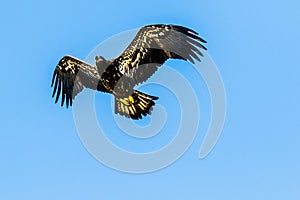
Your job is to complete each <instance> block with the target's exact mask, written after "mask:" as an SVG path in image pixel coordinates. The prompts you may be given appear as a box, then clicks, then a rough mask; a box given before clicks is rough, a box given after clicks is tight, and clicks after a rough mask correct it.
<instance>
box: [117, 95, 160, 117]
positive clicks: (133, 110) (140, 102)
mask: <svg viewBox="0 0 300 200" xmlns="http://www.w3.org/2000/svg"><path fill="white" fill-rule="evenodd" d="M157 99H158V97H155V96H150V95H148V94H144V93H142V92H139V91H137V90H134V91H133V93H132V94H131V95H129V96H128V97H118V96H116V98H115V113H118V114H120V115H123V116H126V117H128V118H132V119H141V118H142V117H143V116H146V115H147V114H151V111H152V106H153V105H155V103H154V101H153V100H157Z"/></svg>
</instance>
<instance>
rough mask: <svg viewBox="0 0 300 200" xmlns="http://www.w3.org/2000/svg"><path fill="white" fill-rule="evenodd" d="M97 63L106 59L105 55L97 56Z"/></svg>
mask: <svg viewBox="0 0 300 200" xmlns="http://www.w3.org/2000/svg"><path fill="white" fill-rule="evenodd" d="M95 61H96V63H98V62H103V61H106V59H105V58H104V57H103V56H95Z"/></svg>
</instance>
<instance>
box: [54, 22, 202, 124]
mask: <svg viewBox="0 0 300 200" xmlns="http://www.w3.org/2000/svg"><path fill="white" fill-rule="evenodd" d="M197 35H198V33H197V32H195V31H193V30H191V29H188V28H185V27H182V26H177V25H163V24H155V25H148V26H144V27H142V28H141V29H140V30H139V31H138V33H137V34H136V36H135V37H134V39H133V41H132V42H131V43H130V44H129V46H128V47H127V48H126V49H125V51H124V52H123V53H122V54H121V55H120V56H119V57H117V58H115V59H112V60H105V59H104V58H103V57H102V56H96V57H95V60H96V67H94V66H92V65H90V64H88V63H86V62H84V61H81V60H79V59H77V58H74V57H72V56H65V57H63V58H62V59H61V60H60V61H59V62H58V64H57V66H56V68H55V70H54V74H53V78H52V84H51V87H52V86H53V85H54V91H53V94H52V97H54V96H55V94H56V99H55V103H57V101H58V99H59V96H60V94H62V100H61V106H63V105H64V102H66V107H67V108H68V106H69V105H72V101H73V99H74V98H75V96H76V95H77V94H78V93H79V92H81V91H82V90H83V88H90V89H93V90H98V91H101V92H108V93H111V94H113V95H114V97H115V113H118V114H120V115H123V116H126V117H130V118H132V119H141V118H142V116H143V115H144V116H146V115H147V114H150V113H151V110H152V106H153V105H155V103H154V101H153V100H157V99H158V97H155V96H150V95H148V94H144V93H142V92H139V91H137V90H134V86H135V85H138V84H140V83H142V82H144V81H146V80H147V79H148V78H149V77H150V76H151V75H152V74H153V73H154V72H155V71H156V70H157V69H158V67H159V66H161V65H162V64H163V63H164V62H165V61H166V60H168V59H169V58H173V59H183V60H188V61H190V62H192V63H194V61H193V59H196V60H199V61H200V58H199V56H203V55H202V53H201V52H200V51H199V48H201V49H204V50H206V48H205V47H204V46H203V45H202V44H201V43H200V42H202V43H206V41H205V40H203V39H201V38H200V37H199V36H197ZM166 78H168V77H166ZM170 81H174V80H170Z"/></svg>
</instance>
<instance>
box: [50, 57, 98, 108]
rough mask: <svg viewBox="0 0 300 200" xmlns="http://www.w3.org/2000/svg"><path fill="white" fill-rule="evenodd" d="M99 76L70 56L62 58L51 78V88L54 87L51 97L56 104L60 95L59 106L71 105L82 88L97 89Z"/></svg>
mask: <svg viewBox="0 0 300 200" xmlns="http://www.w3.org/2000/svg"><path fill="white" fill-rule="evenodd" d="M99 79H100V76H99V74H98V72H97V69H96V68H95V67H93V66H92V65H90V64H88V63H85V62H83V61H81V60H79V59H76V58H74V57H71V56H65V57H63V58H62V59H61V60H60V61H59V63H58V64H57V66H56V68H55V70H54V73H53V78H52V84H51V87H53V86H54V90H53V94H52V97H54V96H55V94H56V97H55V103H57V101H58V99H59V96H60V94H61V96H62V99H61V106H63V105H64V102H65V101H66V106H67V108H68V106H69V105H72V100H73V99H74V98H75V96H76V95H77V94H78V93H79V92H81V91H82V90H83V87H87V88H91V89H97V85H98V82H99Z"/></svg>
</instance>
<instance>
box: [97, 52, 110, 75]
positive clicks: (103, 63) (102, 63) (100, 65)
mask: <svg viewBox="0 0 300 200" xmlns="http://www.w3.org/2000/svg"><path fill="white" fill-rule="evenodd" d="M95 61H96V66H97V69H98V72H99V74H102V72H103V71H104V70H105V69H106V68H107V66H108V65H109V64H110V63H111V62H112V60H106V59H105V58H104V57H103V56H95Z"/></svg>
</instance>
